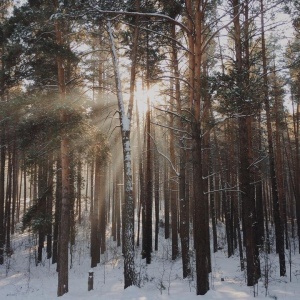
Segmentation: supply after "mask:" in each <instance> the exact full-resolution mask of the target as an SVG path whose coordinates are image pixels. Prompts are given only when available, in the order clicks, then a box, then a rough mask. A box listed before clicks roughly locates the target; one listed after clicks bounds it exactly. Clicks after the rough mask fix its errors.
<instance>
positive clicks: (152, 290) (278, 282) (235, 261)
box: [0, 218, 300, 300]
mask: <svg viewBox="0 0 300 300" xmlns="http://www.w3.org/2000/svg"><path fill="white" fill-rule="evenodd" d="M85 220H86V221H85V222H83V224H82V225H81V230H78V231H79V234H78V236H77V241H76V245H75V246H74V249H73V255H72V264H71V265H70V267H71V268H70V270H69V293H67V294H65V295H64V296H63V297H62V299H66V300H69V299H103V300H104V299H109V300H119V299H122V300H138V299H139V300H150V299H172V300H182V299H189V300H192V299H202V298H203V299H251V298H253V297H254V294H255V297H256V299H278V300H279V299H300V255H299V254H298V251H295V252H294V250H293V251H292V255H291V259H289V257H290V255H289V252H288V251H287V252H286V264H287V274H288V275H287V276H286V277H280V276H279V266H278V257H277V256H276V255H275V254H270V255H268V256H267V255H265V254H264V253H261V256H260V259H261V269H262V273H263V274H262V278H261V279H260V281H259V283H258V285H257V286H255V288H253V287H247V285H246V282H245V275H246V274H245V272H241V271H240V263H239V255H238V253H236V255H235V256H234V257H231V258H227V253H226V245H224V248H223V249H222V250H219V251H218V252H217V253H212V273H211V274H210V291H209V292H208V293H207V294H206V295H205V296H196V291H195V281H194V280H193V278H190V279H182V266H181V259H180V258H178V259H177V260H176V261H172V260H171V259H170V257H171V241H170V240H165V239H164V238H163V236H162V235H160V236H159V239H160V240H159V250H158V251H153V254H152V263H151V264H150V265H146V263H145V260H142V259H141V255H140V249H137V251H136V269H137V272H138V276H139V280H140V286H141V287H140V288H138V287H130V288H128V289H126V290H124V289H123V286H124V283H123V280H124V278H123V259H122V255H121V249H120V247H119V248H118V247H117V246H116V243H115V242H113V241H112V240H111V239H108V241H107V251H106V253H105V254H103V255H102V256H101V263H100V264H99V265H98V266H97V268H94V269H93V272H94V289H93V290H92V291H88V286H87V282H88V272H89V271H90V256H89V253H90V248H89V244H90V243H89V230H87V228H88V221H87V218H86V219H85ZM219 225H220V224H219ZM83 228H84V229H85V230H82V229H83ZM220 229H221V230H220V232H222V228H220ZM35 243H36V240H35V237H34V236H33V235H32V234H30V235H29V234H28V233H27V232H26V233H21V232H20V233H16V234H15V235H14V236H13V239H12V247H13V250H14V253H13V255H12V256H11V257H10V258H6V261H5V264H4V265H2V266H0V299H19V300H21V299H22V300H26V299H30V300H35V299H39V300H43V299H47V300H49V299H57V296H56V289H57V273H56V264H55V265H52V264H51V260H48V259H46V258H45V259H44V261H43V263H42V264H40V265H38V266H36V265H35V255H36V251H35ZM222 243H225V236H224V234H223V235H221V236H219V245H221V246H222ZM292 246H293V245H292ZM45 251H46V250H45ZM44 257H46V255H44ZM290 265H291V270H290ZM192 266H193V268H194V266H195V263H194V262H192ZM266 270H267V271H266ZM290 271H291V272H290ZM290 274H291V277H290ZM266 275H267V276H266ZM267 279H268V284H267V285H266V282H267ZM266 286H267V289H266Z"/></svg>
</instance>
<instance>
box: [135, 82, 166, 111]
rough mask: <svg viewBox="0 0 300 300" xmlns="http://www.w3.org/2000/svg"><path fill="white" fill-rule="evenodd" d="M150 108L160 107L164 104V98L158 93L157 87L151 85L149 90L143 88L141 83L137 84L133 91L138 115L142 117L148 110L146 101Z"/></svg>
mask: <svg viewBox="0 0 300 300" xmlns="http://www.w3.org/2000/svg"><path fill="white" fill-rule="evenodd" d="M148 98H149V102H150V108H151V107H153V106H160V105H163V104H164V103H165V100H164V97H163V96H162V95H161V93H160V89H159V86H158V85H152V86H151V88H150V89H149V90H147V89H146V88H143V85H142V83H141V82H138V83H137V85H136V89H135V100H136V101H137V105H138V110H139V114H141V115H143V114H144V113H146V111H147V110H148V104H147V101H148Z"/></svg>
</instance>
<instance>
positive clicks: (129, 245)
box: [107, 20, 136, 288]
mask: <svg viewBox="0 0 300 300" xmlns="http://www.w3.org/2000/svg"><path fill="white" fill-rule="evenodd" d="M107 28H108V35H109V40H110V47H111V56H112V62H113V69H114V76H115V82H116V89H117V100H118V109H119V120H120V128H121V135H122V147H123V168H124V196H125V209H124V211H123V213H124V214H125V218H124V222H125V224H124V245H123V246H124V284H125V286H124V288H127V287H129V286H131V285H136V274H135V265H134V201H133V187H132V169H131V143H130V127H131V126H130V125H131V118H132V110H131V109H130V108H131V107H132V106H133V105H132V104H129V106H128V107H129V109H128V112H127V113H126V111H125V104H124V100H123V93H122V83H121V75H120V70H119V62H118V55H117V50H116V46H115V41H114V37H113V30H112V25H111V21H110V20H109V21H108V23H107Z"/></svg>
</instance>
